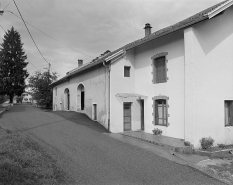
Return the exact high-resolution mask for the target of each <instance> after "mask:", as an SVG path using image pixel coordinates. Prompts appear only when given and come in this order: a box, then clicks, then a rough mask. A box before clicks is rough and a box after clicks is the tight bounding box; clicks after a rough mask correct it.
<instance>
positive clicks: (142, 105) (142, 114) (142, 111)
mask: <svg viewBox="0 0 233 185" xmlns="http://www.w3.org/2000/svg"><path fill="white" fill-rule="evenodd" d="M141 130H144V100H141Z"/></svg>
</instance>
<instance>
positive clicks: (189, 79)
mask: <svg viewBox="0 0 233 185" xmlns="http://www.w3.org/2000/svg"><path fill="white" fill-rule="evenodd" d="M232 17H233V8H232V7H231V8H229V9H228V10H226V11H225V13H224V14H223V15H220V16H217V17H215V18H212V19H211V20H209V21H205V22H202V23H199V24H197V25H195V26H193V27H192V28H188V29H186V30H185V31H184V35H185V36H184V37H185V59H186V60H185V74H186V75H185V77H186V82H185V85H186V86H185V92H186V94H185V111H186V112H185V123H186V130H185V140H188V141H190V142H192V143H193V144H194V146H195V147H196V148H198V147H200V142H199V140H200V139H201V138H202V137H209V136H211V137H212V138H213V139H214V140H215V145H217V144H220V143H223V144H230V143H231V144H232V143H233V128H232V127H225V123H224V100H233V73H232V71H233V52H232V48H233V34H232V33H233V22H232Z"/></svg>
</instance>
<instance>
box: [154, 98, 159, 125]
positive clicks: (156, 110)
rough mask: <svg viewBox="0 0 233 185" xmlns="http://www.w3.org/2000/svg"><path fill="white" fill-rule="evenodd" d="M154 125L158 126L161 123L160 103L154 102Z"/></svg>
mask: <svg viewBox="0 0 233 185" xmlns="http://www.w3.org/2000/svg"><path fill="white" fill-rule="evenodd" d="M154 121H155V122H154V123H155V125H158V123H159V122H158V121H159V115H158V102H157V101H154Z"/></svg>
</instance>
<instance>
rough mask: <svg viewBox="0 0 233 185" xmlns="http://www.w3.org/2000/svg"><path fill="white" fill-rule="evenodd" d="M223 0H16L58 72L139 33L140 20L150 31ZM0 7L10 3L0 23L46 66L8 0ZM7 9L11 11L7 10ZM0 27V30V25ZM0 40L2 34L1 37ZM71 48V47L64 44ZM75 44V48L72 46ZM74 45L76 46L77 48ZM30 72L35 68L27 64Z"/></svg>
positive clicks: (38, 64)
mask: <svg viewBox="0 0 233 185" xmlns="http://www.w3.org/2000/svg"><path fill="white" fill-rule="evenodd" d="M221 1H223V0H15V2H16V3H17V5H18V8H19V10H20V12H21V14H22V16H23V18H24V20H25V21H26V22H28V23H30V24H31V25H33V26H34V27H36V28H37V29H39V30H41V31H43V32H44V33H46V34H47V35H49V36H50V37H52V38H54V39H56V40H57V41H59V42H60V43H62V44H60V43H58V42H56V41H54V40H52V39H51V38H49V37H48V36H45V35H44V34H42V33H41V32H39V31H38V30H36V29H35V28H33V27H31V26H30V25H28V28H29V30H30V32H31V34H32V36H33V38H34V40H35V42H36V44H37V45H38V47H39V49H40V51H41V52H42V54H43V56H44V57H45V59H46V60H47V61H48V62H49V63H51V65H52V71H56V72H57V73H58V74H59V75H60V77H63V76H64V75H65V74H66V72H67V71H70V70H72V69H74V68H75V67H77V60H78V59H83V60H84V63H86V62H90V61H91V60H92V59H93V58H95V57H97V56H99V55H100V54H101V53H103V52H105V51H106V50H110V51H114V50H115V49H117V48H119V47H121V46H123V45H125V44H128V43H130V42H132V41H135V40H137V39H139V38H142V37H144V29H143V27H144V25H145V23H150V24H151V26H152V27H153V28H152V32H155V31H157V30H159V29H161V28H164V27H166V26H169V25H172V24H174V23H176V22H179V21H181V20H183V19H185V18H187V17H189V16H191V15H194V14H195V13H198V12H200V11H202V10H204V9H206V8H208V7H210V6H212V5H215V4H217V3H219V2H221ZM0 2H1V7H0V9H3V8H5V7H6V6H7V5H8V3H10V4H9V5H8V6H7V7H6V9H5V12H4V14H3V15H2V16H0V25H1V26H2V27H3V29H5V30H8V29H10V28H11V27H12V26H13V27H14V28H15V29H16V30H17V31H18V32H19V33H20V35H21V40H22V42H23V43H24V45H23V48H24V50H25V52H26V54H27V57H28V59H29V61H30V62H31V63H33V64H34V65H35V66H36V67H37V68H38V69H43V68H44V67H47V66H48V65H47V63H46V62H45V61H44V60H43V58H42V56H41V55H40V54H39V52H38V50H37V48H36V47H35V45H34V43H33V41H32V39H31V38H30V36H29V34H28V32H27V30H26V27H25V26H24V24H23V22H22V20H21V19H19V18H18V17H16V16H15V15H14V14H16V15H18V16H19V13H18V11H17V9H16V7H15V4H14V2H13V1H12V0H1V1H0ZM7 11H11V12H13V13H14V14H12V13H10V12H7ZM3 29H2V28H1V27H0V36H1V38H3V35H4V33H5V32H4V30H3ZM0 43H2V39H1V40H0ZM64 45H66V46H68V47H70V48H73V49H74V50H72V49H70V48H68V47H66V46H64ZM75 50H76V51H75ZM77 51H79V52H80V53H79V52H77ZM27 68H28V72H29V74H30V75H31V74H33V72H34V71H35V70H36V69H35V68H34V67H33V66H32V65H31V64H30V63H29V64H28V67H27Z"/></svg>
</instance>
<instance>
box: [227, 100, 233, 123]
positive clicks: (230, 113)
mask: <svg viewBox="0 0 233 185" xmlns="http://www.w3.org/2000/svg"><path fill="white" fill-rule="evenodd" d="M225 126H233V101H231V100H226V101H225Z"/></svg>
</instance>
